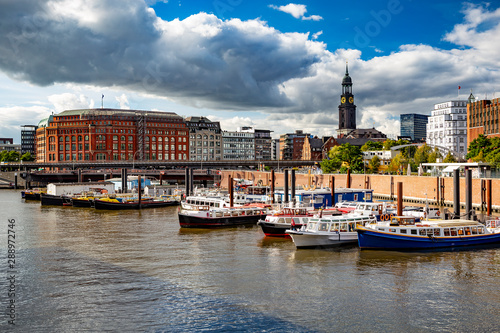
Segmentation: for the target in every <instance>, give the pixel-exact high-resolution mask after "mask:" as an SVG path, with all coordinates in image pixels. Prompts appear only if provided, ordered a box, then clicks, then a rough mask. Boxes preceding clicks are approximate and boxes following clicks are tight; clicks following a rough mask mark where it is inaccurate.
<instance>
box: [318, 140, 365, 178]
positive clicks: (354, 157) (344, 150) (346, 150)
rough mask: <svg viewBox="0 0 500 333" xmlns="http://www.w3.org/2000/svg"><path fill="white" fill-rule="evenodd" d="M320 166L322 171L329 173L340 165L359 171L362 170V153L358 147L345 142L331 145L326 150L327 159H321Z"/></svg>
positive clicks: (339, 167) (340, 166)
mask: <svg viewBox="0 0 500 333" xmlns="http://www.w3.org/2000/svg"><path fill="white" fill-rule="evenodd" d="M320 166H321V170H323V172H324V173H331V172H332V171H335V170H339V169H341V168H342V167H344V169H345V168H349V169H351V171H354V172H361V171H363V155H362V153H361V149H359V147H356V146H353V145H351V144H349V143H345V144H343V145H341V146H335V147H332V149H330V151H329V152H328V159H325V160H323V161H321V163H320ZM341 170H342V169H341Z"/></svg>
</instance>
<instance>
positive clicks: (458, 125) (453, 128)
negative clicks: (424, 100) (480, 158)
mask: <svg viewBox="0 0 500 333" xmlns="http://www.w3.org/2000/svg"><path fill="white" fill-rule="evenodd" d="M426 142H427V144H428V145H432V146H437V147H438V148H439V149H440V150H442V151H443V153H444V155H446V154H447V153H448V152H451V153H452V154H453V155H454V156H455V157H458V158H463V157H464V156H465V154H467V147H468V145H467V102H466V101H464V100H454V101H447V102H443V103H438V104H434V110H432V112H431V116H430V117H429V122H428V123H427V138H426Z"/></svg>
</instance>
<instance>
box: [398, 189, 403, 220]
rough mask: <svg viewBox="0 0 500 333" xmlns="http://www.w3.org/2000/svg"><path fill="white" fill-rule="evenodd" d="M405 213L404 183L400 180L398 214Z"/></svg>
mask: <svg viewBox="0 0 500 333" xmlns="http://www.w3.org/2000/svg"><path fill="white" fill-rule="evenodd" d="M401 215H403V183H402V182H398V216H401Z"/></svg>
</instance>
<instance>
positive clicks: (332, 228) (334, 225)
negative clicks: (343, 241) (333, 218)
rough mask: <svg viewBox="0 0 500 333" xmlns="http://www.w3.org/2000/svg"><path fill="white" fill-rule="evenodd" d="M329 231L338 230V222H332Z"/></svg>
mask: <svg viewBox="0 0 500 333" xmlns="http://www.w3.org/2000/svg"><path fill="white" fill-rule="evenodd" d="M330 231H332V232H338V231H339V224H338V223H332V226H331V227H330Z"/></svg>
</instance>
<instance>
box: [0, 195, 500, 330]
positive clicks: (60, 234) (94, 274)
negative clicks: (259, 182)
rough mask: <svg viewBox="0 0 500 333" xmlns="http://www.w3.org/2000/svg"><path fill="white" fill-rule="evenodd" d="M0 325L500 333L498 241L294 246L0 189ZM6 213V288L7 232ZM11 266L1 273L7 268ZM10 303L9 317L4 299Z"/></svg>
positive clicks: (167, 213)
mask: <svg viewBox="0 0 500 333" xmlns="http://www.w3.org/2000/svg"><path fill="white" fill-rule="evenodd" d="M0 212H1V215H2V216H1V220H0V272H4V273H3V275H0V302H1V308H2V312H1V315H0V331H5V330H7V329H10V330H17V331H19V332H78V331H91V332H94V331H95V332H101V331H121V332H129V331H130V332H131V331H134V332H136V331H148V332H158V331H167V332H188V331H251V332H261V331H265V332H291V331H293V332H334V331H336V332H403V331H406V332H443V331H447V332H498V331H499V327H500V316H499V309H500V294H499V292H500V268H499V264H500V249H485V250H475V251H460V252H431V253H402V252H383V251H360V250H359V249H358V248H357V247H350V248H342V249H340V250H298V251H297V250H296V249H295V247H294V245H293V243H292V242H291V240H283V239H265V238H264V235H263V233H262V232H261V231H260V229H258V228H257V227H256V226H255V227H247V228H232V229H218V230H189V229H188V230H184V229H182V230H181V229H180V228H179V224H178V221H177V215H176V213H177V208H176V207H167V208H159V209H152V210H149V209H146V210H143V211H109V212H108V211H96V210H94V209H90V208H73V207H41V206H40V203H39V202H26V203H25V202H23V200H22V199H21V195H20V192H19V191H14V190H5V191H0ZM8 219H15V221H16V223H15V226H14V231H15V235H16V239H15V240H16V253H15V255H16V265H15V270H16V272H15V297H14V298H13V297H9V296H8V293H9V288H10V287H11V284H10V282H9V281H8V279H7V278H8V277H9V276H10V275H11V269H10V268H9V267H8V261H7V259H8V258H7V255H8V245H7V232H8V228H9V227H8ZM9 274H10V275H9ZM11 299H14V300H15V305H16V308H15V315H16V317H15V324H16V325H15V326H13V325H11V324H9V323H8V320H9V317H8V311H9V310H8V309H7V307H8V305H9V301H10V300H11Z"/></svg>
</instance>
